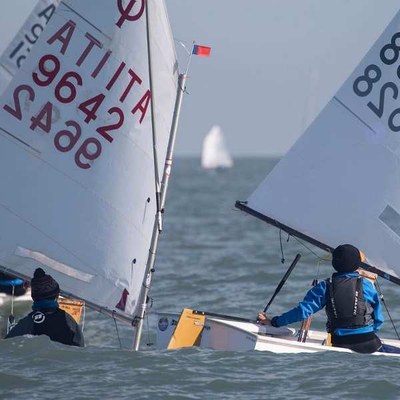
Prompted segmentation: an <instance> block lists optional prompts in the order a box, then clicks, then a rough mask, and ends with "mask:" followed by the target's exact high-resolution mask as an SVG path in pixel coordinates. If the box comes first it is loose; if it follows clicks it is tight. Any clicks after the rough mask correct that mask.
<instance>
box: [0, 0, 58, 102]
mask: <svg viewBox="0 0 400 400" xmlns="http://www.w3.org/2000/svg"><path fill="white" fill-rule="evenodd" d="M60 1H61V0H39V2H38V3H37V4H36V6H35V8H34V9H33V10H32V12H31V14H30V15H29V16H28V18H27V19H26V21H25V22H24V24H23V25H22V27H21V29H20V30H19V31H18V33H17V34H16V35H15V37H14V38H13V40H12V41H11V43H10V44H9V45H8V46H7V48H6V49H5V50H4V52H3V54H2V55H1V57H0V94H2V93H3V91H4V90H5V88H6V87H7V85H8V84H9V83H10V81H11V79H12V78H13V76H14V75H15V73H16V72H17V71H18V69H19V68H20V67H21V65H22V63H23V62H24V61H25V59H26V57H27V56H28V55H29V52H30V51H31V49H32V46H33V45H34V44H35V43H36V42H37V40H38V38H39V36H40V34H41V33H42V32H43V29H44V28H45V26H46V24H47V23H48V22H49V20H50V18H51V16H52V15H53V13H54V11H55V9H56V7H57V5H58V4H59V3H60Z"/></svg>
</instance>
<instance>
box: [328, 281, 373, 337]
mask: <svg viewBox="0 0 400 400" xmlns="http://www.w3.org/2000/svg"><path fill="white" fill-rule="evenodd" d="M326 283H327V288H326V307H325V311H326V315H327V317H328V321H327V324H326V328H327V331H328V332H329V333H334V331H335V329H337V328H352V329H354V328H361V327H364V326H367V325H368V324H369V322H370V321H371V320H372V319H373V316H372V314H373V308H372V306H371V305H370V304H369V303H366V302H365V300H364V293H363V278H362V277H361V276H360V277H341V276H335V275H333V276H332V278H330V279H327V281H326Z"/></svg>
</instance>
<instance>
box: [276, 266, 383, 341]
mask: <svg viewBox="0 0 400 400" xmlns="http://www.w3.org/2000/svg"><path fill="white" fill-rule="evenodd" d="M332 277H333V278H334V277H338V278H359V277H360V275H359V274H358V272H350V273H334V274H333V275H332ZM361 279H362V291H363V297H364V302H365V303H366V304H367V305H369V307H368V308H371V307H372V312H371V316H372V318H371V320H370V321H369V322H366V325H365V326H360V327H356V328H335V329H334V331H333V332H332V333H334V334H335V335H337V336H346V335H358V334H362V333H368V332H376V331H378V330H379V328H380V327H381V325H382V324H383V321H384V318H383V314H382V306H381V304H380V301H379V296H378V292H377V291H376V289H375V286H374V285H373V283H372V282H371V281H369V280H368V279H366V278H364V277H361ZM327 288H328V282H327V281H325V280H324V281H321V282H320V283H319V284H318V285H316V286H314V287H313V288H312V289H310V290H309V291H308V292H307V294H306V296H305V297H304V299H303V301H301V302H300V303H299V304H298V306H297V307H294V308H293V309H291V310H289V311H287V312H286V313H284V314H282V315H280V316H277V317H274V318H273V319H272V321H271V322H272V325H273V326H277V327H279V326H284V325H288V324H291V323H293V322H298V321H302V320H304V319H306V318H308V317H309V316H310V315H312V314H314V313H316V312H317V311H319V310H321V309H323V308H324V307H325V306H326V303H327V298H329V296H327V290H328V289H327Z"/></svg>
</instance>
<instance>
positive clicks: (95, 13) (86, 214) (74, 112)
mask: <svg viewBox="0 0 400 400" xmlns="http://www.w3.org/2000/svg"><path fill="white" fill-rule="evenodd" d="M147 4H148V7H149V20H148V21H147V20H146V12H145V8H144V5H145V2H144V0H142V1H130V2H125V3H124V2H122V1H120V0H118V1H109V0H96V1H94V0H93V1H82V0H66V1H63V2H62V3H61V4H60V5H59V6H58V8H57V10H56V12H55V13H54V15H53V17H52V19H51V20H50V22H49V24H48V25H47V27H46V29H45V30H44V32H43V33H42V35H41V36H40V38H39V40H38V43H37V44H36V45H35V46H34V47H33V48H32V51H31V54H30V56H29V57H28V58H27V59H26V61H25V63H24V64H23V66H22V68H21V69H20V70H19V71H18V72H17V74H16V76H15V79H13V81H12V82H11V83H10V84H9V86H8V87H7V90H6V92H5V94H4V95H3V96H2V97H1V98H0V121H1V122H0V184H1V191H0V220H1V224H0V265H3V266H5V267H7V268H9V269H10V270H11V271H15V272H17V273H20V274H23V275H25V276H29V277H30V276H32V274H33V271H34V269H35V268H36V267H37V266H38V265H43V266H44V267H45V269H46V270H48V272H49V273H51V275H53V276H54V278H55V279H56V280H57V281H58V282H59V283H60V286H61V288H62V290H63V291H65V292H67V293H70V294H72V295H74V296H76V297H79V298H81V299H84V300H86V301H87V302H91V303H93V304H95V305H97V306H99V307H102V308H105V309H107V310H110V311H115V312H116V313H122V314H123V315H127V316H134V315H135V313H136V311H137V308H138V307H139V306H141V304H138V303H139V301H138V296H139V293H140V290H141V287H142V284H143V278H144V271H145V266H146V261H147V258H148V252H149V247H150V242H151V236H152V232H153V225H154V220H155V214H156V199H155V171H154V157H153V140H152V132H153V128H154V129H155V132H156V135H157V147H158V149H157V150H158V167H159V168H160V169H161V168H162V166H163V165H164V163H165V155H166V146H167V143H168V137H169V132H170V128H171V121H172V116H173V110H174V103H175V96H176V93H177V79H178V73H177V61H176V56H175V48H174V43H173V37H172V33H171V30H170V26H169V22H168V16H167V14H166V7H165V3H164V1H163V0H149V1H147ZM146 24H149V27H150V34H149V38H150V42H151V43H150V44H151V48H152V49H153V50H152V66H153V68H152V69H153V70H154V76H153V77H154V79H153V85H152V87H153V88H154V90H153V92H152V93H151V92H150V82H149V65H148V43H147V32H146ZM151 101H152V102H153V103H154V104H153V105H154V109H155V114H156V115H155V118H154V120H155V124H154V127H153V125H152V118H151V107H150V102H151Z"/></svg>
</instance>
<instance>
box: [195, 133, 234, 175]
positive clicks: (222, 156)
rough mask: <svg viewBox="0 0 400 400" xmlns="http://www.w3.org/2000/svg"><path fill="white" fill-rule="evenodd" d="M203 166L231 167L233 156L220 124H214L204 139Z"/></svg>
mask: <svg viewBox="0 0 400 400" xmlns="http://www.w3.org/2000/svg"><path fill="white" fill-rule="evenodd" d="M201 166H202V168H204V169H216V168H230V167H232V166H233V160H232V157H231V156H230V154H229V151H228V149H227V147H226V144H225V139H224V134H223V133H222V130H221V128H220V127H219V126H217V125H214V126H213V127H212V128H211V130H210V132H208V134H207V135H206V137H205V138H204V141H203V151H202V153H201Z"/></svg>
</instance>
